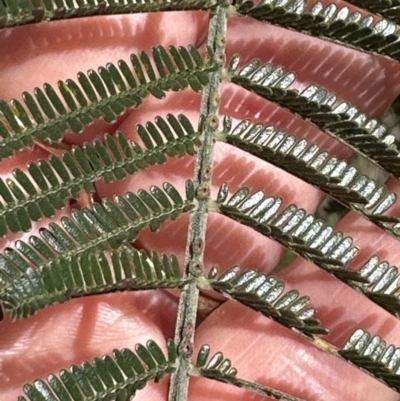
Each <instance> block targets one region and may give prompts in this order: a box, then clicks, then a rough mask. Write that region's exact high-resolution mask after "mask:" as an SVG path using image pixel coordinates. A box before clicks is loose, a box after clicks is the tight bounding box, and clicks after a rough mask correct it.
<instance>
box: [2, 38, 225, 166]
mask: <svg viewBox="0 0 400 401" xmlns="http://www.w3.org/2000/svg"><path fill="white" fill-rule="evenodd" d="M208 59H209V60H210V61H208V62H207V63H206V64H205V63H204V62H203V59H202V58H201V55H200V53H199V52H198V50H197V49H196V48H195V47H194V46H188V47H187V48H186V47H178V48H177V47H174V46H170V47H169V51H168V52H167V50H166V49H165V48H164V47H162V46H158V47H155V48H153V49H152V59H151V58H150V57H149V55H148V54H147V53H146V52H144V51H142V52H140V53H139V55H138V56H137V55H135V54H132V55H131V57H130V64H131V65H130V66H129V65H128V63H127V62H126V61H123V60H120V61H119V62H118V67H116V66H115V65H114V64H107V65H106V67H100V68H99V69H98V72H96V71H94V70H89V72H88V73H87V74H84V73H78V83H76V82H75V81H73V80H71V79H68V80H66V81H59V82H58V91H59V92H60V93H61V96H60V95H59V94H57V92H56V91H55V89H54V88H53V87H52V86H51V85H49V84H45V85H44V87H43V90H42V89H40V88H36V89H35V90H34V94H33V95H32V94H30V93H28V92H23V100H24V104H22V103H21V102H19V101H18V100H12V101H11V102H9V103H7V102H5V101H4V100H1V101H0V137H2V138H3V139H2V141H0V160H2V159H4V158H6V157H9V156H11V155H12V154H14V153H15V152H16V151H17V150H20V149H23V148H25V147H27V146H32V145H33V144H34V142H35V140H38V141H47V142H49V141H50V142H52V141H53V142H59V141H61V140H62V138H63V135H64V134H65V132H67V131H72V132H74V133H76V134H78V133H81V132H82V131H83V129H84V128H85V127H86V126H88V125H90V124H92V123H93V121H94V120H95V119H98V118H102V119H104V120H105V121H106V122H108V123H112V122H115V121H116V118H117V116H119V115H121V114H123V113H124V112H125V111H126V110H127V109H129V108H135V107H139V106H140V105H141V103H142V99H144V98H145V97H147V96H149V95H152V96H154V97H156V98H158V99H161V98H163V97H164V96H165V92H166V91H170V90H172V91H180V90H182V89H185V88H187V87H188V86H190V87H191V88H192V89H193V90H195V91H200V90H201V89H202V88H203V86H204V85H206V84H207V83H208V73H209V72H211V71H214V70H215V69H217V68H218V66H217V64H216V63H214V62H213V60H212V57H211V55H210V54H209V55H208ZM154 66H155V68H154ZM132 69H133V72H132ZM8 127H10V130H9V129H8Z"/></svg>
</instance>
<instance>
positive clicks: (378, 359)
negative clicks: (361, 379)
mask: <svg viewBox="0 0 400 401" xmlns="http://www.w3.org/2000/svg"><path fill="white" fill-rule="evenodd" d="M339 354H340V355H341V356H343V357H344V358H346V359H347V360H349V361H350V362H352V363H354V364H355V365H357V366H359V367H361V368H363V369H365V370H366V371H368V372H369V373H371V374H372V375H373V376H375V377H376V378H378V379H380V380H382V381H383V382H385V383H386V384H387V385H389V386H390V387H392V388H393V389H394V390H396V391H397V392H400V348H396V346H395V345H388V346H387V344H386V342H385V341H384V340H383V339H382V338H380V337H379V336H372V335H371V334H370V333H368V332H367V331H365V330H363V329H357V330H356V331H355V332H354V333H353V334H352V335H351V336H350V337H349V339H348V340H347V341H346V343H345V344H344V346H343V348H342V349H341V350H339Z"/></svg>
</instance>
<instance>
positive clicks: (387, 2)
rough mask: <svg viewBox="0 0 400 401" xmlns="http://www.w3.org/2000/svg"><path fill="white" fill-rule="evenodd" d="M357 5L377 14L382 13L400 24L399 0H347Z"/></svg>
mask: <svg viewBox="0 0 400 401" xmlns="http://www.w3.org/2000/svg"><path fill="white" fill-rule="evenodd" d="M347 1H348V2H349V3H353V4H355V5H356V6H359V7H362V8H365V9H366V10H369V11H371V12H373V13H375V14H380V15H382V16H383V17H385V18H388V19H390V20H391V21H393V22H395V23H396V24H398V25H400V1H399V0H347Z"/></svg>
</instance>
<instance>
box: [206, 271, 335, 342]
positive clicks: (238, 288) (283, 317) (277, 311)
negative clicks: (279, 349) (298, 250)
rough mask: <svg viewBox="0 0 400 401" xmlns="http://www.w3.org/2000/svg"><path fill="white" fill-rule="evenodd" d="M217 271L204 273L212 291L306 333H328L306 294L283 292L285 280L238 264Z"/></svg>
mask: <svg viewBox="0 0 400 401" xmlns="http://www.w3.org/2000/svg"><path fill="white" fill-rule="evenodd" d="M217 275H218V271H217V269H216V268H213V269H212V270H211V271H210V273H209V275H208V279H209V280H210V283H209V285H210V286H211V287H212V288H213V289H214V290H215V291H218V292H221V293H222V294H224V295H228V296H229V297H231V298H233V299H235V300H236V301H238V302H240V303H242V304H243V305H246V306H248V307H250V308H251V309H254V310H256V311H257V312H260V313H262V314H263V315H264V316H267V317H269V318H271V319H274V320H275V321H277V322H278V323H280V324H282V325H284V326H286V327H288V328H289V329H294V330H295V331H298V332H301V333H303V334H305V335H307V336H311V337H313V336H314V335H315V334H328V330H326V329H325V328H323V327H321V322H320V321H319V320H318V319H316V318H315V317H314V315H315V309H313V308H310V307H309V306H308V303H309V301H310V297H309V296H300V294H299V292H298V291H297V290H290V291H288V292H286V293H283V291H284V289H285V283H284V282H283V281H282V280H278V279H276V278H275V277H268V276H266V275H265V274H263V273H259V272H257V271H256V270H254V269H246V270H242V269H241V268H240V267H239V266H233V267H231V268H229V269H228V270H226V271H225V272H224V273H223V274H221V275H220V276H219V277H217Z"/></svg>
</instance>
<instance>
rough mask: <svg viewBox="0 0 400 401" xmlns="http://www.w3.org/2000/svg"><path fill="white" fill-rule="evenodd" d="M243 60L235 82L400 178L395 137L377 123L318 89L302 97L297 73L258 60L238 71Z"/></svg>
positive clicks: (235, 72) (232, 70)
mask: <svg viewBox="0 0 400 401" xmlns="http://www.w3.org/2000/svg"><path fill="white" fill-rule="evenodd" d="M239 63H240V56H235V57H233V59H232V61H231V64H230V73H231V74H232V75H231V81H232V82H234V83H235V84H238V85H240V86H242V87H243V88H246V89H248V90H251V91H252V92H255V93H257V94H258V95H260V96H262V97H263V98H265V99H268V100H271V101H273V102H275V103H277V104H279V105H280V106H282V107H285V108H287V109H288V110H290V111H292V112H294V113H297V114H298V115H300V116H301V117H303V118H305V119H307V120H309V121H310V122H312V123H313V124H315V125H316V126H318V127H319V128H321V129H323V130H324V131H325V132H326V133H327V134H329V135H331V136H333V137H334V138H336V139H338V140H339V141H341V142H343V143H345V144H347V145H348V146H349V147H351V148H352V149H354V151H356V153H357V154H360V155H362V156H365V157H366V158H367V159H368V160H370V161H371V162H372V163H374V164H376V165H379V166H381V167H382V168H383V169H384V170H386V171H388V172H390V173H392V174H393V175H394V176H396V177H400V153H399V150H398V149H397V147H396V144H395V142H396V139H395V136H394V135H392V134H390V133H388V132H387V129H386V127H385V126H384V125H383V124H381V123H379V122H378V121H376V120H368V118H367V116H366V115H365V114H362V113H360V112H359V111H358V109H357V108H356V107H354V106H352V105H350V104H348V103H340V104H336V103H337V97H336V95H334V94H333V93H329V92H327V91H326V90H325V89H323V88H321V87H319V86H318V85H315V84H313V85H310V86H308V87H307V88H305V89H304V90H303V91H301V92H300V93H299V91H298V90H296V89H290V85H291V84H292V83H293V82H294V80H295V74H294V73H285V71H284V69H283V68H282V67H277V68H276V67H274V66H273V65H272V64H270V63H267V64H265V65H262V64H261V62H260V60H258V59H255V60H253V61H251V62H250V63H248V64H247V65H246V66H244V67H243V68H241V69H240V71H238V67H239Z"/></svg>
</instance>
